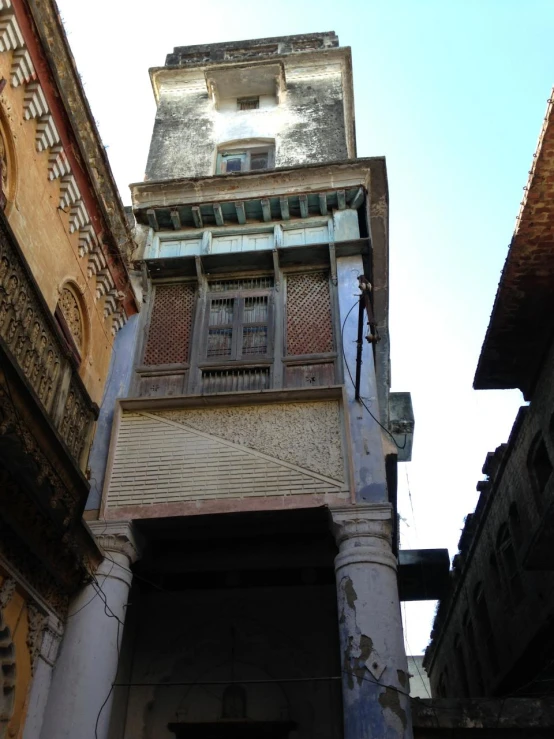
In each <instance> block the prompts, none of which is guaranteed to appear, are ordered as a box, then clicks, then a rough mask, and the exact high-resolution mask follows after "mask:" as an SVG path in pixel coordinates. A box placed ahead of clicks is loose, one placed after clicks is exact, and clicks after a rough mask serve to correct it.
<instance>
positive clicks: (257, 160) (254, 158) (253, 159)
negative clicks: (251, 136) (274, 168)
mask: <svg viewBox="0 0 554 739" xmlns="http://www.w3.org/2000/svg"><path fill="white" fill-rule="evenodd" d="M268 167H269V152H268V151H263V152H261V153H260V154H251V156H250V169H252V170H254V169H267V168H268Z"/></svg>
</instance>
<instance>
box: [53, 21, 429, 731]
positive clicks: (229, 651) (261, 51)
mask: <svg viewBox="0 0 554 739" xmlns="http://www.w3.org/2000/svg"><path fill="white" fill-rule="evenodd" d="M150 74H151V79H152V85H153V89H154V95H155V97H156V102H157V106H158V107H157V115H156V121H155V125H154V132H153V136H152V142H151V146H150V153H149V157H148V164H147V171H146V179H145V181H144V182H142V183H138V184H134V185H132V186H131V189H132V198H133V213H134V218H135V219H136V235H137V240H138V242H139V249H138V252H137V254H136V255H135V257H136V262H135V266H136V268H137V270H140V271H141V273H142V290H143V303H144V305H143V310H142V311H141V313H140V317H139V318H138V319H137V320H135V321H129V322H128V323H127V325H126V326H125V327H124V328H123V329H122V330H121V331H120V332H119V334H118V338H117V347H116V349H117V351H116V354H115V359H114V361H113V363H112V371H111V381H110V385H109V387H108V390H107V392H106V394H105V399H104V404H103V406H102V409H101V413H100V419H99V429H98V433H97V435H96V438H95V442H94V447H93V450H92V454H91V463H90V464H91V470H92V475H91V479H92V482H93V491H92V493H91V496H90V498H89V503H88V506H87V508H88V512H87V518H88V522H89V525H90V527H91V529H92V530H93V531H94V532H95V534H96V535H97V541H98V543H99V544H100V545H101V546H102V548H103V551H104V553H105V556H106V561H107V563H108V565H107V566H106V567H105V569H104V570H103V573H104V575H105V577H104V579H102V580H99V585H98V586H96V587H92V586H91V589H90V590H88V591H87V589H85V590H84V591H83V592H82V593H81V596H80V600H79V599H77V600H76V601H75V602H74V603H73V610H72V612H71V614H70V615H71V618H70V619H69V621H68V626H67V631H66V636H65V642H64V643H65V644H66V645H67V648H65V649H64V650H62V653H61V656H60V658H59V659H58V664H57V666H56V670H55V675H54V681H53V684H52V689H51V691H50V697H49V703H48V710H47V717H46V723H45V727H44V729H43V738H42V739H49V738H50V737H54V736H55V737H56V738H57V739H59V738H61V737H69V736H71V737H75V736H79V737H89V736H91V737H92V734H91V733H90V727H91V726H95V727H96V728H95V736H96V737H99V738H102V739H106V738H107V737H110V738H111V739H116V738H118V739H122V738H125V739H131V737H133V739H139V737H140V738H141V739H147V738H148V739H153V738H154V737H156V738H159V739H161V738H162V737H168V738H169V737H192V738H195V737H239V736H241V737H242V736H252V737H254V736H267V737H291V739H292V738H293V737H296V738H297V739H298V738H300V737H302V738H303V737H306V738H307V737H315V736H317V737H321V738H329V739H330V738H331V737H342V736H344V737H345V738H346V739H363V738H366V737H367V738H369V737H385V736H386V737H389V738H392V737H398V738H400V737H403V738H404V737H405V738H407V737H410V736H411V719H410V706H409V697H408V691H409V685H408V672H407V662H406V655H405V651H404V645H403V635H402V624H401V617H400V603H399V590H398V572H397V555H398V546H397V533H396V531H397V526H396V500H395V498H396V465H397V461H398V460H399V459H400V460H409V458H410V450H411V443H412V432H413V417H412V414H411V402H410V397H409V394H407V393H398V394H396V395H390V393H389V387H390V381H389V341H388V329H387V315H388V190H387V173H386V167H385V160H384V158H382V157H375V158H356V141H355V127H354V107H353V89H352V68H351V54H350V49H349V48H341V47H339V44H338V39H337V37H336V35H335V34H334V33H317V34H309V35H303V36H291V37H282V38H268V39H260V40H256V41H244V42H235V43H227V44H213V45H208V46H191V47H182V48H181V47H180V48H176V49H175V50H174V51H173V53H171V54H169V55H168V57H167V60H166V64H165V66H164V67H161V68H155V69H152V70H151V73H150ZM108 450H109V451H108ZM411 561H412V562H416V561H417V557H416V558H415V559H414V558H412V560H411ZM110 562H111V564H110ZM419 564H420V563H419ZM413 569H418V572H419V568H413ZM439 570H440V568H439ZM417 577H418V575H417V573H416V574H415V575H414V576H413V577H412V579H411V580H410V579H409V578H408V580H407V581H406V583H407V584H406V587H407V588H408V589H410V588H411V595H410V596H407V597H414V598H415V597H426V596H425V595H424V596H421V593H420V594H419V595H418V594H417V593H416V591H417V590H418V583H417ZM428 582H433V578H432V577H431V578H428ZM414 583H415V584H414ZM93 585H95V584H94V583H93ZM98 587H101V595H100V596H99V595H98V592H97V591H98ZM95 593H96V595H95ZM427 597H432V596H431V595H429V593H427ZM91 598H92V599H93V600H92V601H91ZM104 598H105V600H106V601H107V605H105V603H104ZM106 608H108V612H106ZM123 622H125V628H124V633H123V640H122V644H121V649H120V650H119V649H118V643H119V639H120V636H121V631H122V626H123ZM116 672H117V677H115V675H116ZM83 696H86V700H82V697H83Z"/></svg>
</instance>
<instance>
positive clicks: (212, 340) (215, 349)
mask: <svg viewBox="0 0 554 739" xmlns="http://www.w3.org/2000/svg"><path fill="white" fill-rule="evenodd" d="M272 286H273V279H272V278H267V277H259V278H251V279H246V280H220V281H216V282H214V283H211V284H210V285H209V290H210V293H211V295H210V296H209V298H208V300H209V303H208V327H207V341H206V358H207V359H216V360H224V359H228V360H232V361H237V360H240V359H249V358H251V357H263V356H267V355H268V354H269V339H270V327H271V315H270V313H271V300H270V297H271V287H272ZM260 288H262V289H260ZM264 288H265V289H264ZM231 291H232V292H233V295H229V292H231ZM214 292H215V293H216V295H217V296H216V295H213V293H214ZM225 292H226V293H227V296H226V297H223V296H222V295H221V293H225ZM217 293H219V294H217Z"/></svg>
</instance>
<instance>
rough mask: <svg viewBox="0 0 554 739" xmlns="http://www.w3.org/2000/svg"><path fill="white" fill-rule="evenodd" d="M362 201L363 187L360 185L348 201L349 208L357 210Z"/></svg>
mask: <svg viewBox="0 0 554 739" xmlns="http://www.w3.org/2000/svg"><path fill="white" fill-rule="evenodd" d="M363 202H364V189H363V187H360V188H358V192H357V193H356V194H355V195H354V197H353V198H352V200H351V201H350V205H349V208H354V210H357V209H358V208H359V207H360V205H361V204H362V203H363Z"/></svg>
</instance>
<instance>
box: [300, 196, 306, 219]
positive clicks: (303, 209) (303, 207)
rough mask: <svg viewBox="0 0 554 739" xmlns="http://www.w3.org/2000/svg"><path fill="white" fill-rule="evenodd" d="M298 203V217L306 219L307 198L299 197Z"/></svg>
mask: <svg viewBox="0 0 554 739" xmlns="http://www.w3.org/2000/svg"><path fill="white" fill-rule="evenodd" d="M298 202H299V203H300V215H301V216H302V218H307V217H308V196H307V195H299V196H298Z"/></svg>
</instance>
